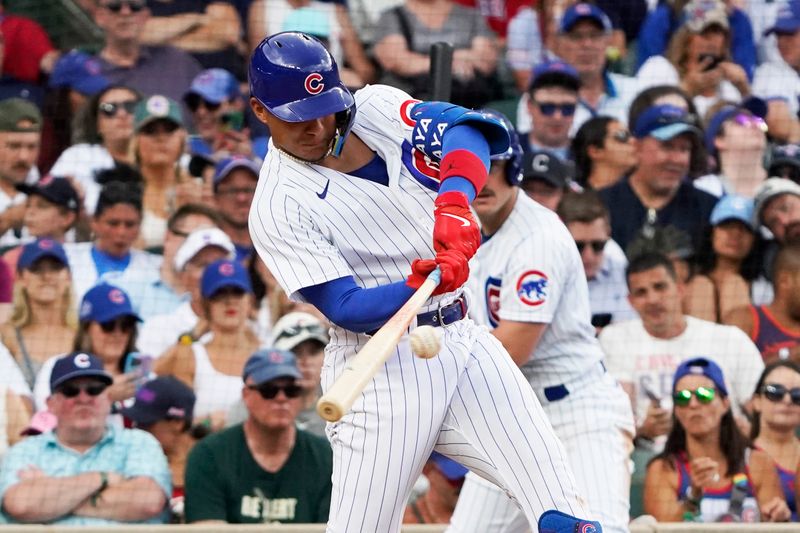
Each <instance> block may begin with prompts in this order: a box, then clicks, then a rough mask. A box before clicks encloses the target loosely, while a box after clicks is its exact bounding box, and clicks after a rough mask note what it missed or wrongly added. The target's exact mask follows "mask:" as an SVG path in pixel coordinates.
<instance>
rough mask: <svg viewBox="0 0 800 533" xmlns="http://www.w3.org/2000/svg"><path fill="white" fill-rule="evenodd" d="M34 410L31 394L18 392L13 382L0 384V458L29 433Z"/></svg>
mask: <svg viewBox="0 0 800 533" xmlns="http://www.w3.org/2000/svg"><path fill="white" fill-rule="evenodd" d="M4 381H8V378H6V379H5V380H4ZM32 410H33V408H32V402H31V401H30V396H28V395H25V394H20V393H18V392H16V391H15V390H14V386H13V385H12V384H8V383H3V384H0V413H2V421H0V458H5V456H6V453H7V452H8V449H9V448H10V447H11V446H13V445H15V444H16V443H18V442H19V441H20V440H21V439H22V438H23V437H25V436H26V435H27V434H28V433H26V431H27V430H28V428H29V427H30V425H31V424H32V417H31V412H32Z"/></svg>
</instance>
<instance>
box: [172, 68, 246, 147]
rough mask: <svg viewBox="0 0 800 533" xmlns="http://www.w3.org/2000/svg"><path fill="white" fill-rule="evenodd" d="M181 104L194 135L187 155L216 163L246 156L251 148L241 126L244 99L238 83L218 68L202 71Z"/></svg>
mask: <svg viewBox="0 0 800 533" xmlns="http://www.w3.org/2000/svg"><path fill="white" fill-rule="evenodd" d="M183 102H184V103H185V104H186V107H188V108H189V111H191V112H192V125H193V126H194V131H195V135H192V136H190V137H189V152H190V153H192V154H204V155H207V156H212V157H213V158H215V159H217V160H219V159H222V158H223V157H227V156H228V155H230V154H240V155H245V156H249V155H250V154H251V153H252V151H253V147H252V144H251V143H250V136H249V135H248V132H247V131H242V128H243V126H244V124H243V120H244V115H243V112H244V99H243V98H242V94H241V92H240V90H239V82H238V81H236V78H234V77H233V74H231V73H230V72H228V71H227V70H223V69H221V68H212V69H208V70H204V71H203V72H201V73H200V74H198V75H197V77H195V79H194V80H192V85H191V87H189V90H188V91H186V93H185V94H184V95H183Z"/></svg>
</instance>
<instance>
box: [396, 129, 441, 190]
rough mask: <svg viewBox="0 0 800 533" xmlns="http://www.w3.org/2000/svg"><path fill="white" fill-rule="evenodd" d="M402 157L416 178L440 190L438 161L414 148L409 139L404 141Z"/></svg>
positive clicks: (427, 185)
mask: <svg viewBox="0 0 800 533" xmlns="http://www.w3.org/2000/svg"><path fill="white" fill-rule="evenodd" d="M401 159H402V161H403V165H405V167H406V168H407V169H408V171H409V172H411V175H412V176H414V179H415V180H417V181H418V182H420V183H421V184H422V185H423V186H424V187H426V188H428V189H430V190H432V191H438V190H439V164H438V163H437V162H436V161H434V160H432V159H431V158H430V157H428V156H426V155H425V154H424V153H422V152H421V151H420V150H417V149H416V148H414V147H413V146H412V145H411V143H410V142H408V141H403V154H402V156H401Z"/></svg>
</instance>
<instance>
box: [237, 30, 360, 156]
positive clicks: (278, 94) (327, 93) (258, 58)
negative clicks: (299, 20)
mask: <svg viewBox="0 0 800 533" xmlns="http://www.w3.org/2000/svg"><path fill="white" fill-rule="evenodd" d="M249 77H250V94H251V95H252V96H253V97H254V98H255V99H256V100H258V101H259V102H260V103H261V105H263V106H264V107H266V108H267V111H269V112H270V113H272V114H273V115H275V116H276V117H278V118H279V119H281V120H283V121H286V122H304V121H306V120H314V119H316V118H320V117H324V116H327V115H330V114H336V131H337V138H336V139H335V142H334V146H333V148H332V153H333V155H336V156H338V155H339V153H341V149H342V145H343V144H344V140H345V138H346V137H347V134H348V133H349V131H350V127H351V126H352V124H353V119H354V118H355V114H356V104H355V100H354V99H353V95H352V94H351V93H350V91H349V90H348V89H347V87H345V86H344V84H343V83H342V81H341V79H340V78H339V69H338V67H337V66H336V61H335V60H334V59H333V56H331V54H330V52H328V50H327V49H326V48H325V46H324V45H323V44H322V43H321V42H320V41H319V40H317V39H316V38H315V37H312V36H311V35H307V34H305V33H301V32H294V31H292V32H283V33H276V34H275V35H271V36H269V37H267V38H265V39H264V40H263V41H261V43H259V45H258V46H257V47H256V49H255V50H254V51H253V55H252V56H251V57H250V67H249Z"/></svg>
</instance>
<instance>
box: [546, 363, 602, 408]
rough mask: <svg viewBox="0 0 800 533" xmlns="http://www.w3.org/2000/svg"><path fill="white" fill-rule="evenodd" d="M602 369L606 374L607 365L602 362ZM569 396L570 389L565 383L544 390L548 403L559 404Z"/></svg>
mask: <svg viewBox="0 0 800 533" xmlns="http://www.w3.org/2000/svg"><path fill="white" fill-rule="evenodd" d="M600 367H601V368H602V369H603V373H604V374H605V373H606V365H605V363H603V362H602V361H600ZM567 396H569V389H568V388H567V386H566V385H565V384H563V383H562V384H561V385H553V386H552V387H545V388H544V397H545V398H547V401H548V402H557V401H559V400H563V399H564V398H566V397H567Z"/></svg>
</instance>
